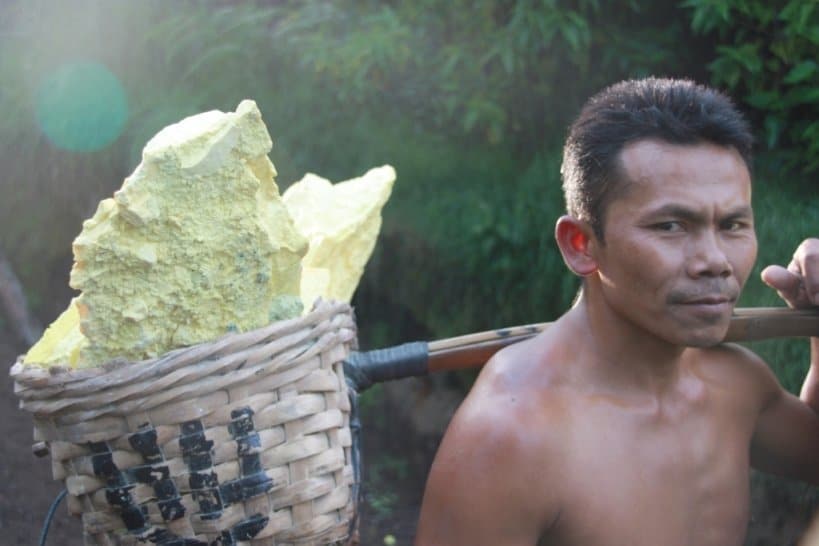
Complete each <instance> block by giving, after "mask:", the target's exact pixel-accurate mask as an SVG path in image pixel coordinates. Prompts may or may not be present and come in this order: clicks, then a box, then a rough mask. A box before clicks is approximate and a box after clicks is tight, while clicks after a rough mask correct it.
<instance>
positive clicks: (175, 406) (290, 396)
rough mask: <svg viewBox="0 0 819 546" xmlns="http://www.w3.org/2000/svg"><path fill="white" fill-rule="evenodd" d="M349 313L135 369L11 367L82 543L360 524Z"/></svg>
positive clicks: (287, 535) (289, 541)
mask: <svg viewBox="0 0 819 546" xmlns="http://www.w3.org/2000/svg"><path fill="white" fill-rule="evenodd" d="M355 332H356V329H355V321H354V319H353V316H352V311H351V309H350V307H349V306H348V305H347V304H340V303H333V302H319V303H318V304H317V305H316V307H315V308H314V310H313V311H312V312H311V313H310V314H308V315H306V316H304V317H301V318H297V319H292V320H287V321H280V322H276V323H274V324H272V325H270V326H267V327H265V328H261V329H258V330H254V331H252V332H247V333H243V334H234V335H230V336H227V337H224V338H222V339H219V340H217V341H215V342H212V343H203V344H200V345H196V346H193V347H188V348H185V349H179V350H175V351H172V352H170V353H167V354H165V355H163V356H162V357H159V358H156V359H152V360H146V361H142V362H136V363H128V362H116V361H115V362H111V363H109V364H107V365H105V366H103V367H101V368H93V369H85V370H67V369H64V368H62V369H57V368H52V369H41V368H36V367H30V366H23V365H22V363H21V362H19V361H18V362H17V363H16V364H15V365H14V367H13V368H12V372H11V374H12V376H13V377H14V381H15V392H16V394H17V395H18V396H19V398H20V400H21V402H20V405H21V407H22V408H23V409H25V410H28V411H30V412H31V413H32V414H33V417H34V435H35V441H44V442H46V443H47V444H48V446H49V450H50V452H51V457H52V469H53V474H54V478H55V479H58V480H64V481H65V484H66V488H67V490H68V499H69V503H68V508H69V511H70V512H71V513H73V514H76V515H81V516H82V522H83V531H84V536H85V542H86V544H104V545H109V544H122V545H126V544H145V543H148V544H150V543H153V544H161V545H165V546H171V545H173V546H183V545H185V546H193V545H217V544H218V545H233V544H236V545H238V544H244V545H252V546H261V545H279V546H283V545H297V544H298V545H306V544H329V543H335V542H342V541H344V540H345V539H346V537H348V535H349V534H350V531H351V526H352V522H353V521H354V511H355V499H354V495H353V493H352V490H353V485H354V484H353V481H354V478H353V469H352V464H351V450H350V446H351V438H350V428H349V410H350V402H349V400H348V397H347V389H346V385H345V381H344V377H343V371H342V362H343V360H344V359H345V358H346V356H347V355H348V353H349V351H350V349H351V348H354V344H355V342H356V334H355Z"/></svg>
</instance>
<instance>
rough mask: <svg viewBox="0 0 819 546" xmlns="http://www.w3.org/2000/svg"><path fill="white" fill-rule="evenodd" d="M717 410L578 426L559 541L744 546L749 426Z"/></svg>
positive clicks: (628, 416) (606, 416) (603, 414)
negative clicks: (742, 545)
mask: <svg viewBox="0 0 819 546" xmlns="http://www.w3.org/2000/svg"><path fill="white" fill-rule="evenodd" d="M719 410H720V408H718V407H704V406H703V407H698V408H693V409H690V410H689V411H684V412H680V413H679V414H674V415H666V414H663V413H662V412H659V413H656V414H655V413H649V414H647V415H642V414H640V413H639V412H638V413H637V414H636V415H635V413H634V412H632V411H625V410H622V409H620V408H616V407H615V408H608V410H606V408H605V407H601V408H599V410H598V411H595V412H590V413H588V414H587V418H586V419H582V420H580V421H578V422H575V423H574V426H573V427H572V431H571V433H570V434H569V437H568V438H567V445H566V453H567V454H568V455H569V457H568V460H567V463H566V472H565V474H564V476H565V481H564V483H563V484H562V485H563V486H564V487H565V489H563V495H562V497H563V499H565V503H564V510H563V512H562V513H561V516H560V518H559V521H558V523H557V525H556V527H555V530H556V533H555V536H556V537H558V536H559V537H560V540H559V541H557V542H555V543H556V544H563V545H573V544H600V545H604V546H615V545H624V546H626V545H629V546H641V545H646V546H648V545H656V544H664V545H668V546H695V545H696V546H709V545H714V546H717V545H718V546H726V545H732V544H737V545H739V544H742V541H743V538H744V534H745V528H746V525H747V520H748V505H749V483H748V482H749V476H748V474H749V457H748V449H749V442H750V434H751V428H750V426H749V425H747V424H745V423H743V422H738V420H737V418H736V416H731V415H724V414H720V413H719ZM548 543H549V542H547V544H548Z"/></svg>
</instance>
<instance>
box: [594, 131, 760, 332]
mask: <svg viewBox="0 0 819 546" xmlns="http://www.w3.org/2000/svg"><path fill="white" fill-rule="evenodd" d="M620 159H621V173H620V174H621V176H623V177H624V180H625V183H626V184H627V187H626V188H625V191H624V192H623V193H622V194H621V195H619V196H618V197H616V198H615V199H614V200H613V201H612V202H611V203H609V205H608V207H607V210H606V216H605V224H604V229H603V231H604V234H605V244H603V245H600V244H598V245H596V256H595V257H596V259H597V265H598V274H599V279H600V282H601V293H602V296H603V298H604V300H605V301H606V303H607V305H608V306H609V307H610V308H611V310H612V311H613V312H614V313H616V314H617V315H619V317H620V318H622V319H625V320H627V321H629V322H631V323H633V324H634V325H636V326H637V327H638V328H641V329H643V330H645V331H648V332H650V333H652V334H654V335H655V336H657V337H659V338H662V339H664V340H666V341H669V342H672V343H674V344H676V345H685V346H708V345H712V344H715V343H717V342H719V341H720V340H721V339H722V338H723V337H724V335H725V332H726V331H727V328H728V322H729V319H730V316H731V312H732V311H733V308H734V305H735V303H736V299H737V297H738V296H739V292H740V290H741V288H742V286H743V285H744V284H745V281H746V280H747V278H748V274H749V273H750V271H751V268H752V267H753V263H754V260H755V258H756V235H755V233H754V226H753V213H752V211H751V179H750V175H749V173H748V169H747V168H746V167H745V164H744V163H743V161H742V158H741V156H740V155H739V154H738V153H737V152H736V151H735V150H734V149H732V148H724V147H720V146H715V145H712V144H697V145H690V146H681V145H675V144H668V143H665V142H661V141H657V140H641V141H638V142H634V143H632V144H630V145H628V146H626V147H625V148H624V149H623V151H622V152H621V156H620Z"/></svg>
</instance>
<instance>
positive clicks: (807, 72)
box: [683, 0, 819, 173]
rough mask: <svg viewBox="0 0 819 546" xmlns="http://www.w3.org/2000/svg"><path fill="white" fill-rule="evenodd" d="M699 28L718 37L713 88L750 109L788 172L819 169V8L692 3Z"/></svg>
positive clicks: (747, 0)
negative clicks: (716, 86)
mask: <svg viewBox="0 0 819 546" xmlns="http://www.w3.org/2000/svg"><path fill="white" fill-rule="evenodd" d="M683 5H684V6H685V7H687V8H689V9H690V10H691V14H692V18H691V25H692V28H693V29H694V30H695V31H696V32H698V33H700V34H704V35H709V34H710V35H715V36H717V37H718V40H719V42H718V45H717V47H716V57H715V58H714V60H713V61H712V62H711V63H710V64H709V65H708V67H709V69H710V71H711V74H712V82H713V83H715V84H717V85H722V86H724V87H725V88H727V89H728V90H729V91H730V92H731V93H732V95H733V96H734V97H736V98H737V99H740V100H741V101H742V102H743V103H744V104H745V105H746V106H748V107H749V109H750V112H751V113H752V115H753V118H754V121H755V122H757V123H758V124H759V125H760V126H761V131H762V135H761V136H762V139H761V140H762V144H763V145H764V146H765V147H766V148H767V149H768V150H775V149H780V150H781V152H780V153H781V154H782V155H783V156H784V158H785V160H786V162H787V164H788V166H789V167H792V168H794V169H796V170H801V171H803V172H806V173H807V172H815V171H817V170H819V65H817V60H818V59H819V4H817V3H816V2H812V1H804V0H787V1H784V0H779V1H776V2H768V1H765V0H685V2H683Z"/></svg>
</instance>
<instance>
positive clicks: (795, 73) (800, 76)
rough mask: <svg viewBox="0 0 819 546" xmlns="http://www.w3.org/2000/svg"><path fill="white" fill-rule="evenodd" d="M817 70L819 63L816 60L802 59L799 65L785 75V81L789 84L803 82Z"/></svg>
mask: <svg viewBox="0 0 819 546" xmlns="http://www.w3.org/2000/svg"><path fill="white" fill-rule="evenodd" d="M816 71H817V65H816V62H815V61H812V60H807V61H802V62H801V63H799V64H798V65H796V66H794V67H793V68H792V69H791V70H790V72H788V74H787V75H786V76H785V79H784V82H785V83H789V84H794V83H800V82H803V81H805V80H807V79H808V78H810V77H811V76H813V75H814V74H815V73H816Z"/></svg>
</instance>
